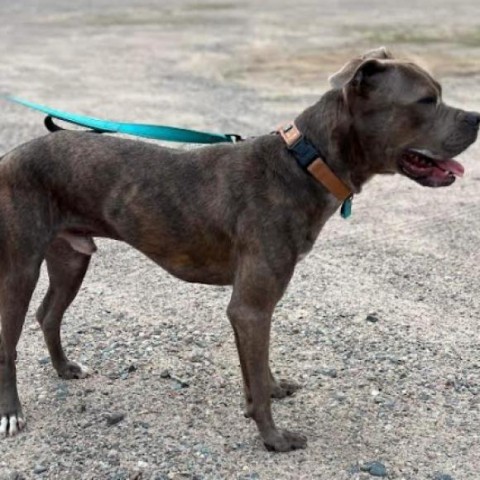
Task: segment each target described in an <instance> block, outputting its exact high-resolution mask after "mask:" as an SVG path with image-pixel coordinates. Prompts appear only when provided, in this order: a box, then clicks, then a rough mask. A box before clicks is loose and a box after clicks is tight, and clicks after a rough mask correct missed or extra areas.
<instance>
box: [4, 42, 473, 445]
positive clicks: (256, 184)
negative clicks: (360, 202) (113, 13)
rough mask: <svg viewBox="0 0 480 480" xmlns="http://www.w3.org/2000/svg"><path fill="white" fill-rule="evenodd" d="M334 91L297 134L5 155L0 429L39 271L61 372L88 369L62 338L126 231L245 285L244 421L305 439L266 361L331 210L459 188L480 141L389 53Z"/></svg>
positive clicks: (37, 148) (91, 141) (232, 315)
mask: <svg viewBox="0 0 480 480" xmlns="http://www.w3.org/2000/svg"><path fill="white" fill-rule="evenodd" d="M330 82H331V85H332V88H331V89H330V90H329V91H327V92H326V93H325V94H324V95H323V96H322V97H321V98H320V100H319V101H318V103H316V104H315V105H313V106H311V107H309V108H307V109H306V110H305V111H304V112H303V113H301V114H300V115H299V116H298V117H297V118H296V119H295V121H294V123H293V124H292V125H290V126H288V127H285V128H281V129H280V130H279V131H278V132H277V133H274V134H267V135H263V136H259V137H256V138H253V139H248V140H246V141H243V142H239V143H236V144H217V145H214V146H208V147H202V148H198V149H194V150H193V151H182V150H175V149H168V148H164V147H160V146H157V145H155V144H152V143H145V142H140V141H133V140H127V139H121V138H116V137H113V136H107V135H98V134H95V133H92V132H78V131H76V132H72V131H58V132H55V133H51V134H48V135H46V136H44V137H41V138H37V139H35V140H32V141H30V142H28V143H26V144H23V145H21V146H19V147H17V148H16V149H14V150H13V151H11V152H9V153H7V154H6V155H4V156H3V157H2V159H1V162H0V242H1V253H0V314H1V342H0V433H1V434H3V436H11V435H14V434H16V433H17V432H19V431H20V430H21V429H22V428H23V427H24V425H25V420H24V415H23V413H22V408H21V404H20V400H19V397H18V392H17V384H16V346H17V342H18V340H19V337H20V334H21V330H22V326H23V323H24V318H25V314H26V312H27V309H28V306H29V302H30V299H31V295H32V292H33V290H34V288H35V285H36V283H37V279H38V276H39V270H40V266H41V264H42V262H43V261H44V260H45V262H46V266H47V270H48V275H49V282H50V283H49V287H48V291H47V293H46V295H45V298H44V299H43V302H42V304H41V306H40V307H39V309H38V311H37V319H38V321H39V323H40V325H41V328H42V331H43V334H44V337H45V341H46V344H47V347H48V350H49V353H50V357H51V361H52V364H53V366H54V368H55V369H56V370H57V372H58V374H59V375H60V377H63V378H66V379H72V378H82V377H84V376H85V375H86V373H87V372H86V369H85V368H84V367H82V366H81V365H80V364H78V363H75V362H73V361H71V360H69V359H68V358H67V356H66V354H65V353H64V350H63V348H62V344H61V340H60V324H61V321H62V317H63V314H64V312H65V310H66V309H67V308H68V306H69V305H70V303H71V302H72V301H73V299H74V298H75V296H76V294H77V292H78V290H79V288H80V285H81V283H82V280H83V278H84V275H85V273H86V271H87V268H88V265H89V262H90V258H91V256H92V254H93V253H94V252H95V250H96V246H95V243H94V238H95V237H106V238H111V239H115V240H121V241H123V242H126V243H128V244H129V245H131V246H132V247H134V248H136V249H138V250H139V251H140V252H142V253H143V254H145V255H146V256H147V257H149V258H150V259H152V260H153V261H154V262H156V263H157V264H158V265H160V266H161V267H163V268H164V269H165V270H167V271H168V272H170V273H171V274H173V275H174V276H176V277H178V278H180V279H182V280H185V281H187V282H199V283H204V284H213V285H232V286H233V289H232V296H231V300H230V302H229V305H228V308H227V315H228V318H229V320H230V322H231V324H232V327H233V331H234V336H235V341H236V346H237V349H238V354H239V357H240V365H241V371H242V376H243V383H244V392H245V398H246V414H247V415H248V416H249V417H251V418H252V419H253V420H254V421H255V422H256V424H257V427H258V430H259V432H260V435H261V438H262V440H263V442H264V444H265V446H266V447H267V449H268V450H274V451H281V452H285V451H290V450H294V449H298V448H304V447H305V446H306V438H305V437H304V436H303V435H301V434H300V433H294V432H289V431H284V430H280V429H277V427H276V426H275V423H274V420H273V417H272V413H271V406H270V402H271V397H272V396H273V397H278V398H281V397H284V396H286V395H288V394H291V393H292V391H293V390H294V389H295V386H294V384H291V383H289V382H279V381H277V380H276V379H275V378H274V377H273V375H272V373H271V370H270V368H269V338H270V325H271V318H272V313H273V311H274V308H275V305H276V304H277V302H278V301H279V300H280V298H281V297H282V294H283V293H284V291H285V289H286V287H287V285H288V283H289V280H290V278H291V276H292V274H293V271H294V269H295V265H296V263H297V262H298V260H299V259H300V258H302V257H303V256H304V255H305V254H307V253H308V251H309V250H310V249H311V248H312V246H313V244H314V242H315V240H316V238H317V236H318V234H319V232H320V230H321V229H322V227H323V225H324V224H325V222H326V221H327V220H328V218H329V217H330V216H331V215H332V214H333V213H334V212H335V211H336V210H337V209H338V208H339V207H340V205H341V204H342V202H345V201H346V202H349V201H350V199H351V196H352V195H353V194H359V193H360V191H361V188H362V186H363V185H364V184H365V183H366V182H367V181H368V180H369V179H371V178H372V177H373V176H374V175H377V174H394V173H400V174H402V175H404V176H406V177H408V178H410V179H412V180H414V181H416V182H417V183H419V184H420V185H424V186H429V187H441V186H447V185H451V184H452V183H453V182H454V181H455V178H456V177H457V176H461V175H462V174H463V167H462V166H461V164H459V163H458V162H457V161H455V160H453V158H452V157H455V156H456V155H458V154H460V153H461V152H463V151H464V150H465V149H466V148H467V147H468V146H469V145H471V144H472V143H473V142H474V141H475V140H476V137H477V133H478V128H479V124H480V114H479V113H475V112H467V111H464V110H460V109H457V108H453V107H450V106H447V105H445V104H444V103H443V102H442V96H441V93H442V90H441V87H440V85H439V84H438V83H437V82H436V81H435V80H434V79H433V78H432V77H431V76H430V75H429V74H428V73H427V72H426V71H424V70H423V69H422V68H420V67H419V66H417V65H415V64H413V63H410V62H408V61H401V60H397V59H394V58H393V57H392V56H391V55H390V54H389V52H388V51H387V50H386V49H385V48H380V49H377V50H374V51H371V52H368V53H367V54H365V55H363V56H361V57H358V58H355V59H353V60H352V61H350V62H348V63H347V64H346V65H345V66H344V67H343V68H342V69H341V70H340V71H339V72H337V73H336V74H334V75H333V76H332V77H331V78H330Z"/></svg>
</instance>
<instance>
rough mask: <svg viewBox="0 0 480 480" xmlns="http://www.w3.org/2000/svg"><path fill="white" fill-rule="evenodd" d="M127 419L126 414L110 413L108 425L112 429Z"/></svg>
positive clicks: (107, 417)
mask: <svg viewBox="0 0 480 480" xmlns="http://www.w3.org/2000/svg"><path fill="white" fill-rule="evenodd" d="M124 418H125V414H124V413H109V414H107V416H106V420H107V425H108V426H109V427H111V426H112V425H116V424H117V423H120V422H121V421H122V420H123V419H124Z"/></svg>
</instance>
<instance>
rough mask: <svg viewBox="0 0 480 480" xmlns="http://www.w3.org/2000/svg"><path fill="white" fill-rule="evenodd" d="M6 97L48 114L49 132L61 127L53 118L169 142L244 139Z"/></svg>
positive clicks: (46, 121)
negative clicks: (106, 117)
mask: <svg viewBox="0 0 480 480" xmlns="http://www.w3.org/2000/svg"><path fill="white" fill-rule="evenodd" d="M6 98H7V100H10V101H12V102H15V103H19V104H20V105H23V106H25V107H29V108H33V109H34V110H38V111H40V112H43V113H45V114H46V115H47V118H46V119H45V126H46V127H47V129H48V130H49V131H51V132H52V131H56V130H61V129H62V128H61V127H59V126H58V125H56V124H55V123H54V122H53V120H52V118H56V119H58V120H62V121H64V122H68V123H73V124H75V125H79V126H81V127H87V128H89V129H91V130H93V131H94V132H98V133H125V134H127V135H133V136H136V137H143V138H153V139H155V140H166V141H168V142H182V143H222V142H223V143H225V142H227V143H235V142H238V141H241V140H243V139H242V137H241V136H240V135H236V134H233V133H225V134H221V133H210V132H201V131H198V130H190V129H186V128H178V127H168V126H166V125H147V124H143V123H124V122H113V121H110V120H101V119H98V118H94V117H87V116H84V115H78V114H75V113H68V112H63V111H61V110H56V109H54V108H50V107H47V106H45V105H40V104H38V103H34V102H30V101H28V100H24V99H22V98H19V97H15V96H7V97H6Z"/></svg>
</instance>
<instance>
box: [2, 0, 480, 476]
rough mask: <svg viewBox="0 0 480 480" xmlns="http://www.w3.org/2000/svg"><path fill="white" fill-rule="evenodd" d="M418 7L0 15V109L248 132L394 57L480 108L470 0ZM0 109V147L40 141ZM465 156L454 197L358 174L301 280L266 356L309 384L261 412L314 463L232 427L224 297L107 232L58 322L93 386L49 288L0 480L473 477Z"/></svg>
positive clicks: (305, 1) (478, 311)
mask: <svg viewBox="0 0 480 480" xmlns="http://www.w3.org/2000/svg"><path fill="white" fill-rule="evenodd" d="M419 4H420V3H419V2H414V1H412V0H403V1H398V0H395V1H392V0H386V1H383V2H376V1H373V0H357V1H353V0H348V1H347V0H338V1H335V2H326V1H319V0H297V1H296V2H287V1H285V0H276V1H273V0H266V1H262V2H254V1H244V2H234V1H231V0H225V1H210V0H204V1H201V2H194V1H193V0H181V1H173V0H168V1H161V2H160V1H158V2H155V1H154V0H139V1H135V2H128V1H126V0H117V1H111V0H97V1H95V2H87V1H84V2H79V1H77V2H67V1H60V0H42V1H41V2H40V1H37V0H21V1H17V2H12V1H7V0H1V1H0V18H1V22H0V45H1V49H0V65H1V67H0V94H2V93H5V94H6V93H9V94H16V95H19V96H22V97H24V98H27V99H30V100H33V101H37V102H39V103H44V104H47V105H50V106H52V107H56V108H59V109H64V110H67V111H73V112H77V113H83V114H87V115H88V114H90V115H93V116H97V117H101V118H109V119H114V120H123V121H139V122H145V123H164V124H172V125H178V126H184V127H191V128H199V129H205V130H212V131H219V132H238V133H241V134H243V135H246V136H248V135H259V134H263V133H267V132H269V131H271V130H272V128H274V127H275V126H276V125H278V124H279V123H281V122H283V121H285V120H288V119H290V118H292V117H294V116H295V115H296V114H298V113H299V112H300V111H301V110H302V109H304V108H305V107H306V106H308V105H310V104H311V103H313V102H314V101H315V100H316V99H317V98H318V97H319V96H320V95H321V94H322V92H324V91H325V90H326V89H327V88H328V85H327V82H326V78H327V76H328V75H329V74H331V73H332V72H334V71H335V70H336V69H338V68H339V67H340V66H341V65H342V64H343V63H344V62H345V61H347V60H348V59H349V58H350V57H352V56H354V55H356V54H358V53H360V52H363V51H364V50H367V49H369V48H374V47H378V46H379V45H387V46H388V47H389V48H390V49H391V50H392V51H393V52H394V53H397V54H398V55H402V56H408V57H410V58H413V59H415V60H416V61H418V62H420V63H421V64H423V65H425V66H427V67H428V68H430V69H431V70H432V71H433V72H434V74H435V75H436V76H437V77H438V78H439V79H440V80H441V81H442V83H443V87H444V98H445V100H446V101H447V102H449V103H453V104H456V105H458V106H461V107H465V108H469V109H472V110H473V109H476V110H480V2H478V0H471V1H466V0H461V1H456V2H453V1H450V0H448V1H447V0H438V1H437V0H435V1H434V0H427V1H425V2H422V3H421V5H422V6H421V8H419V7H418V5H419ZM0 112H1V120H0V155H1V154H3V153H5V152H7V151H8V150H10V149H11V148H13V147H14V146H16V145H18V144H20V143H21V142H24V141H27V140H29V139H32V138H34V137H36V136H38V135H42V134H44V128H43V126H42V116H41V115H40V114H38V113H36V112H33V111H30V110H27V109H25V108H23V107H20V106H17V105H13V104H11V103H8V102H6V101H4V100H1V101H0ZM479 156H480V144H477V145H476V146H473V147H472V148H471V149H470V150H468V151H467V153H466V154H464V155H463V156H462V162H463V163H464V165H465V167H466V176H465V178H464V179H462V180H459V181H457V182H456V183H455V184H454V185H453V186H452V187H450V188H448V189H439V190H432V189H426V188H422V187H420V186H418V185H416V184H414V183H413V182H411V181H409V180H408V179H405V178H401V177H399V176H398V177H388V178H379V179H376V180H374V181H372V182H371V183H370V184H368V185H367V186H366V188H365V189H364V191H363V193H362V194H361V195H359V196H358V197H357V198H356V199H355V202H354V208H353V216H352V217H351V219H349V220H348V221H344V220H342V219H341V218H340V217H339V216H335V218H333V219H332V220H331V221H330V222H329V223H328V224H327V226H326V228H325V230H324V232H323V233H322V234H321V236H320V238H319V240H318V241H317V244H316V246H315V248H314V250H313V251H312V252H311V254H310V255H309V256H308V258H307V259H306V260H304V261H303V262H302V263H300V264H299V265H298V268H297V271H296V273H295V276H294V278H293V279H292V282H291V285H290V287H289V289H288V292H287V294H286V295H285V297H284V298H283V299H282V301H281V303H280V304H279V306H278V308H277V311H276V315H275V321H274V327H273V345H272V360H273V364H274V366H275V370H276V371H277V372H278V373H279V376H280V377H286V378H292V379H295V380H296V381H298V382H299V383H301V384H302V386H303V388H302V389H301V390H300V391H299V392H297V393H296V394H295V396H293V397H292V398H289V399H287V400H284V401H278V402H275V404H274V414H275V416H276V419H277V423H278V424H279V425H280V426H282V427H287V428H290V429H295V430H300V431H303V432H304V433H305V434H307V435H308V439H309V444H308V448H307V449H306V450H304V451H297V452H293V453H289V454H272V453H268V452H267V451H266V450H265V449H264V448H263V446H262V443H261V441H260V439H259V437H258V435H257V432H256V428H255V426H254V424H253V423H252V422H251V421H249V420H247V419H245V418H244V417H243V415H242V406H243V401H242V390H241V383H240V371H239V366H238V360H237V355H236V352H235V348H234V342H233V335H232V332H231V329H230V326H229V323H228V321H227V319H226V316H225V313H224V312H225V307H226V305H227V302H228V298H229V293H230V289H229V288H223V287H205V286H201V285H190V284H186V283H182V282H180V281H178V280H175V279H174V278H172V277H170V276H169V275H168V274H166V273H165V272H163V271H162V270H160V269H159V268H156V267H155V266H154V265H153V264H152V263H151V262H150V261H149V260H147V259H145V258H144V257H142V256H141V255H140V254H138V253H137V252H135V251H133V250H132V249H129V248H128V247H127V246H125V245H123V244H118V243H115V242H111V241H99V242H98V244H99V247H100V248H99V252H98V253H97V254H96V255H95V256H94V259H93V264H92V267H91V269H90V271H89V273H88V275H87V278H86V280H85V283H84V285H83V288H82V291H81V293H80V294H79V296H78V298H77V300H76V301H75V303H74V305H73V306H72V307H71V309H70V310H69V311H68V312H67V315H66V321H65V323H64V329H63V332H64V338H65V342H66V345H67V348H68V352H69V353H70V355H71V357H72V358H75V359H77V360H79V361H81V362H82V363H85V364H87V365H88V366H89V367H90V368H91V369H92V370H93V371H94V374H93V375H92V376H91V377H89V378H87V379H85V380H78V381H72V382H66V381H63V380H61V379H59V378H57V377H56V375H55V373H54V371H53V369H52V368H51V366H50V365H49V362H48V357H47V351H46V347H45V345H44V343H43V339H42V335H41V332H40V331H39V328H38V326H37V325H36V322H35V320H34V317H33V315H32V312H33V310H34V308H35V307H36V305H38V303H39V301H40V299H41V296H42V294H43V293H44V292H45V288H46V278H45V274H43V275H42V279H41V281H40V283H39V286H38V288H37V291H36V293H35V297H34V301H33V303H32V308H31V311H30V313H29V315H28V318H27V320H26V324H25V328H24V333H23V336H22V339H21V342H20V344H19V349H18V356H19V359H18V372H19V373H18V375H19V391H20V396H21V399H22V401H23V405H24V410H25V414H26V416H27V419H28V427H27V429H26V431H25V432H24V433H22V434H21V435H19V436H18V437H16V438H13V439H1V440H0V479H1V480H3V479H10V480H13V479H17V480H19V479H21V478H28V479H30V478H39V479H40V478H41V479H62V480H63V479H67V480H70V479H92V480H93V479H111V480H114V479H115V480H122V479H134V478H135V479H139V478H142V479H157V480H160V479H192V480H193V479H243V480H246V479H251V480H253V479H262V480H264V479H265V480H270V479H320V480H359V479H368V478H374V477H372V476H371V474H370V473H368V472H365V471H362V467H364V464H365V462H369V461H377V462H380V463H382V464H383V465H384V466H385V468H386V472H387V475H388V477H387V478H389V479H398V480H400V479H403V480H424V479H431V480H433V479H436V480H449V479H450V480H451V479H454V480H476V479H477V480H478V479H479V478H480V335H479V324H478V319H479V317H480V299H479V295H478V289H479V286H480V253H479V252H480V249H479V247H480V214H479V210H480V162H478V161H475V160H476V159H477V160H478V157H479ZM192 201H194V199H192ZM368 315H373V316H374V317H375V318H373V320H376V321H369V320H372V318H371V317H370V318H369V320H367V316H368ZM115 415H118V418H117V419H121V420H120V421H119V422H118V423H116V424H115V425H110V426H109V424H108V421H107V420H108V419H112V416H113V418H114V417H115ZM122 415H123V416H124V417H123V419H122Z"/></svg>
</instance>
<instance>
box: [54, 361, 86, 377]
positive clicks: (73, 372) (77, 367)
mask: <svg viewBox="0 0 480 480" xmlns="http://www.w3.org/2000/svg"><path fill="white" fill-rule="evenodd" d="M57 372H58V376H59V377H60V378H64V379H65V380H72V379H74V378H76V379H79V378H87V377H88V376H89V375H90V373H91V372H90V370H89V369H88V368H87V367H85V366H84V365H82V364H81V363H77V362H72V361H70V360H69V361H68V362H65V363H64V364H62V365H60V366H59V367H58V368H57Z"/></svg>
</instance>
